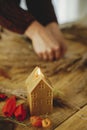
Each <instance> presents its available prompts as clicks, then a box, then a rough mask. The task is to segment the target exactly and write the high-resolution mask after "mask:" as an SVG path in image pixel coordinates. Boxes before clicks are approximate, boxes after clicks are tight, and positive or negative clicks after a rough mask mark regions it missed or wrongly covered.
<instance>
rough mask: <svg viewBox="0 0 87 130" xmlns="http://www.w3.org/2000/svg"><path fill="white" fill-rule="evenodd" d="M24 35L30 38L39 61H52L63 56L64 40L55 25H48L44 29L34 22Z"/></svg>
mask: <svg viewBox="0 0 87 130" xmlns="http://www.w3.org/2000/svg"><path fill="white" fill-rule="evenodd" d="M50 28H51V29H50ZM56 28H57V29H56ZM55 29H56V32H55ZM25 34H26V35H27V36H28V37H29V38H31V40H32V44H33V48H34V51H35V52H36V54H37V55H38V56H39V57H40V58H41V59H43V60H50V61H52V60H54V59H56V60H57V59H59V58H60V57H61V56H63V55H64V53H65V50H66V49H65V44H64V39H63V37H62V34H61V32H60V30H59V29H58V26H57V25H55V24H49V25H48V26H47V27H44V26H42V25H41V24H40V23H38V22H37V21H35V22H33V23H32V24H31V25H30V26H29V28H28V29H27V30H26V31H25Z"/></svg>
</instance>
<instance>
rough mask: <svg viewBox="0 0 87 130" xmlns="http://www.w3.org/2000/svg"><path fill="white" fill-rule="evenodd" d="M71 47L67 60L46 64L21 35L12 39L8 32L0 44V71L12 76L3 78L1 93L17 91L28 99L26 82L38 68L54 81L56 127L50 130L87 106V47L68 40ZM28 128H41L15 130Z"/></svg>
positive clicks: (53, 115) (1, 79)
mask: <svg viewBox="0 0 87 130" xmlns="http://www.w3.org/2000/svg"><path fill="white" fill-rule="evenodd" d="M67 45H68V51H67V53H66V57H65V58H63V59H61V60H59V61H53V62H43V61H40V60H39V59H38V58H37V56H36V55H35V54H34V53H33V51H32V48H31V45H29V43H28V42H27V41H25V40H24V39H22V38H20V36H14V35H13V36H9V35H8V32H4V34H2V40H1V41H0V68H1V69H3V70H4V71H5V72H6V73H7V74H8V75H9V77H11V78H10V79H9V78H6V77H4V75H1V76H0V77H1V78H0V92H1V91H2V92H3V91H4V92H10V93H12V92H14V94H16V95H19V96H20V95H23V96H26V87H25V79H26V78H27V76H28V74H29V73H30V72H31V71H32V70H33V69H34V67H35V66H36V65H39V66H40V67H41V68H42V71H43V72H44V73H45V74H46V75H48V77H49V79H50V80H51V82H52V84H53V86H54V88H55V95H54V97H55V99H56V103H55V104H56V106H55V107H54V110H53V113H52V114H51V115H49V117H50V119H51V120H52V124H53V125H52V127H51V128H49V130H52V129H55V128H56V127H57V126H58V125H60V124H61V123H62V122H64V121H65V120H66V119H68V118H69V117H71V116H72V115H73V114H74V113H76V112H77V111H79V108H81V107H83V106H84V105H85V104H86V103H87V95H86V93H87V89H86V86H87V70H86V67H85V66H84V65H83V62H82V61H83V57H84V55H85V54H86V52H87V47H86V46H84V45H83V44H81V43H79V42H72V41H68V42H67ZM78 48H79V49H78ZM80 65H82V66H81V67H84V71H82V70H81V69H80V68H79V66H80ZM78 68H79V69H78ZM58 91H60V92H61V93H62V94H59V93H58ZM56 92H57V93H56ZM26 122H28V120H27V121H26ZM28 129H30V130H34V129H35V130H36V129H37V128H32V127H23V126H18V125H17V126H16V127H15V130H28Z"/></svg>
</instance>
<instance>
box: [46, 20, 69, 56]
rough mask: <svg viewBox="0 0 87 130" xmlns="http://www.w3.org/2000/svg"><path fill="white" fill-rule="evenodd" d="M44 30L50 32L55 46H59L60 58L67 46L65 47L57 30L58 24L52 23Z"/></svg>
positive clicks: (63, 40)
mask: <svg viewBox="0 0 87 130" xmlns="http://www.w3.org/2000/svg"><path fill="white" fill-rule="evenodd" d="M46 29H47V30H49V31H50V32H51V34H52V35H53V37H54V38H55V40H56V42H57V44H59V45H60V48H61V52H60V53H61V56H63V55H64V54H65V52H66V50H67V46H66V43H65V39H64V37H63V34H62V32H61V30H60V29H59V26H58V24H57V23H56V22H52V23H50V24H48V25H47V26H46Z"/></svg>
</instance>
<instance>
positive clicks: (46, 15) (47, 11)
mask: <svg viewBox="0 0 87 130" xmlns="http://www.w3.org/2000/svg"><path fill="white" fill-rule="evenodd" d="M27 5H28V9H30V11H31V13H32V15H33V16H34V17H35V18H36V19H37V20H38V21H39V22H40V23H41V24H43V25H47V24H48V23H50V22H53V21H54V22H57V17H56V15H55V11H54V8H53V5H52V1H51V0H27Z"/></svg>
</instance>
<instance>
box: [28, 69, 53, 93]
mask: <svg viewBox="0 0 87 130" xmlns="http://www.w3.org/2000/svg"><path fill="white" fill-rule="evenodd" d="M38 69H40V68H39V67H36V68H35V69H34V70H33V72H32V73H31V74H30V75H29V77H28V78H27V80H26V85H27V86H29V87H28V88H29V90H28V91H29V92H31V91H33V89H34V88H35V87H36V86H37V85H38V84H39V83H40V82H41V81H43V82H44V83H45V84H47V85H48V86H49V87H50V88H51V89H52V85H51V84H50V82H49V80H48V79H46V78H45V77H44V75H43V73H42V72H41V71H40V74H39V75H38V76H36V72H37V71H38Z"/></svg>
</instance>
